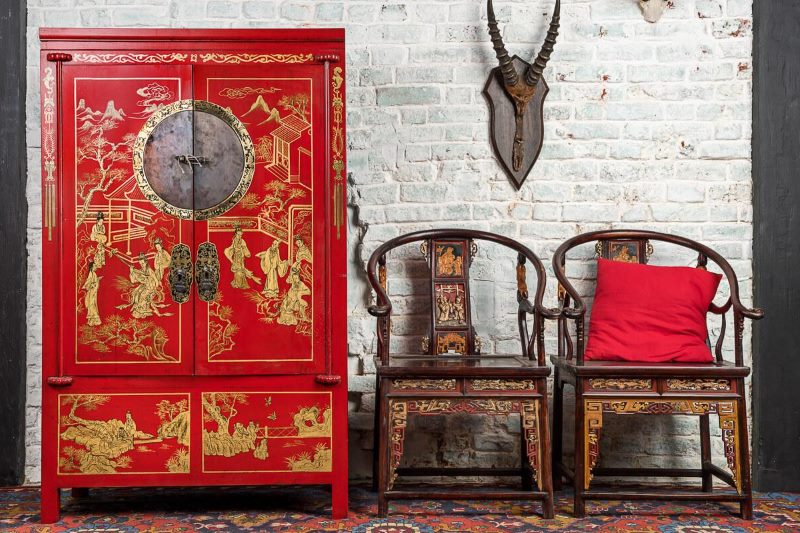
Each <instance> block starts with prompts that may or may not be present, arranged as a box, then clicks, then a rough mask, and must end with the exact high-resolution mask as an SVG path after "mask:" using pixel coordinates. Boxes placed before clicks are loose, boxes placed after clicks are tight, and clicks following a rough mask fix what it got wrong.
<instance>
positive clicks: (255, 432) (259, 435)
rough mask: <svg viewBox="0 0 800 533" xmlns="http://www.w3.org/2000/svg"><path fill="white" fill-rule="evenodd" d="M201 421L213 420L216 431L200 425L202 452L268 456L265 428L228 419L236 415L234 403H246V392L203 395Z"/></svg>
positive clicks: (228, 455) (205, 453)
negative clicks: (201, 427)
mask: <svg viewBox="0 0 800 533" xmlns="http://www.w3.org/2000/svg"><path fill="white" fill-rule="evenodd" d="M201 397H202V402H203V422H205V423H208V422H213V423H216V425H217V429H216V431H209V430H207V429H206V428H205V427H204V428H203V454H204V455H221V456H223V457H233V456H234V455H238V454H240V453H249V452H252V453H253V457H255V458H256V459H260V460H264V459H266V458H267V457H269V447H268V444H267V428H266V427H262V426H260V425H259V424H258V423H256V422H254V421H253V420H250V421H249V423H248V424H247V426H245V425H244V424H243V423H242V422H233V429H231V422H232V420H233V418H234V417H235V416H236V415H237V414H238V411H237V409H236V405H237V404H239V405H247V403H248V399H247V395H246V394H243V393H209V394H203V395H202V396H201Z"/></svg>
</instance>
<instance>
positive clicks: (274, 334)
mask: <svg viewBox="0 0 800 533" xmlns="http://www.w3.org/2000/svg"><path fill="white" fill-rule="evenodd" d="M324 83H325V79H324V70H323V67H322V66H321V65H302V66H299V65H266V66H257V67H253V66H241V65H228V66H208V67H196V68H195V72H194V84H195V98H196V100H198V101H207V102H211V103H212V104H216V105H217V106H220V107H221V108H224V109H225V110H227V111H229V112H231V113H232V114H233V115H235V117H236V118H237V119H238V120H237V124H236V126H235V127H236V128H242V129H243V130H244V133H243V135H239V134H238V133H237V135H239V136H240V137H246V143H245V144H244V145H243V150H244V152H245V161H246V163H245V164H248V165H252V167H253V168H252V177H251V179H249V180H243V181H242V182H241V183H240V184H239V186H238V188H236V187H232V184H231V183H228V182H227V181H226V180H224V179H222V180H221V179H220V178H219V176H220V174H219V172H218V171H216V170H215V167H214V164H213V162H212V163H211V165H208V166H206V167H203V168H199V167H196V168H195V176H194V180H195V200H196V210H195V218H196V222H195V227H194V231H195V239H196V241H197V243H198V246H201V244H200V243H205V246H206V247H207V249H208V250H213V251H215V253H216V256H217V257H218V259H219V284H218V288H217V292H216V294H214V295H213V297H211V298H206V299H205V301H203V300H202V299H198V300H197V301H196V305H195V317H196V322H197V331H196V336H195V354H196V356H195V370H196V372H197V373H201V374H253V373H258V374H277V373H314V372H319V371H320V370H321V369H322V368H323V366H324V350H325V345H324V339H325V331H326V325H325V315H324V308H325V300H324V298H325V289H326V286H325V275H326V269H325V254H324V252H325V250H324V246H323V245H322V243H324V238H325V223H326V221H325V216H326V212H325V209H324V206H325V198H324V195H325V190H324V179H323V177H324V170H325V168H324V164H325V150H326V149H328V147H327V146H326V145H325V127H326V126H325V102H324V98H325V92H324ZM214 137H215V136H211V135H209V134H208V132H205V131H202V127H201V125H200V124H199V123H198V124H197V125H196V130H195V152H196V154H198V155H202V154H203V153H205V152H209V153H211V152H214V150H215V149H214V148H213V147H212V146H211V145H212V144H214V142H217V143H218V142H219V141H218V140H217V141H214ZM219 187H226V189H225V191H224V192H220V191H219ZM209 197H214V198H217V199H219V198H225V199H224V200H222V202H221V203H220V204H219V205H216V206H214V207H208V206H212V205H214V204H215V202H214V201H210V200H208V198H209ZM200 202H203V204H204V205H205V206H206V207H207V209H206V210H205V211H202V210H200V209H197V207H199V205H198V204H199V203H200Z"/></svg>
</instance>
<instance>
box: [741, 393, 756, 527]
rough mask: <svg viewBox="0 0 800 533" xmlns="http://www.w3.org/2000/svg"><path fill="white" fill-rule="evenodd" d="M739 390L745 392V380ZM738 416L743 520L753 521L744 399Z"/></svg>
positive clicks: (745, 402) (745, 403)
mask: <svg viewBox="0 0 800 533" xmlns="http://www.w3.org/2000/svg"><path fill="white" fill-rule="evenodd" d="M739 390H740V391H743V390H745V388H744V380H743V379H742V380H741V381H740V382H739ZM738 403H739V405H738V409H737V416H738V418H739V424H738V426H739V427H738V432H737V435H738V437H739V475H741V476H742V494H744V495H745V500H744V501H743V502H741V503H740V504H739V510H740V511H741V513H742V519H743V520H752V519H753V488H752V486H751V483H750V446H749V444H748V443H749V440H748V438H747V437H748V435H747V401H746V400H745V398H744V397H741V398H739V400H738Z"/></svg>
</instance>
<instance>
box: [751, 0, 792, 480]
mask: <svg viewBox="0 0 800 533" xmlns="http://www.w3.org/2000/svg"><path fill="white" fill-rule="evenodd" d="M753 4H754V5H753V10H754V13H753V15H754V28H755V37H754V43H753V46H754V50H753V55H754V59H755V65H754V66H755V80H754V95H753V97H754V100H753V101H754V103H753V113H754V115H753V119H754V121H753V181H754V199H753V209H754V213H753V214H754V219H755V228H754V235H753V238H754V249H753V254H754V268H755V279H754V291H755V304H756V306H758V307H762V308H764V311H765V312H766V318H764V319H763V320H761V321H760V322H759V323H757V325H756V326H755V328H754V338H753V343H754V351H753V357H754V362H753V416H754V420H753V423H754V427H753V475H754V481H755V488H756V489H757V490H762V491H766V490H791V491H800V394H799V392H800V2H798V1H797V0H757V1H756V2H754V3H753Z"/></svg>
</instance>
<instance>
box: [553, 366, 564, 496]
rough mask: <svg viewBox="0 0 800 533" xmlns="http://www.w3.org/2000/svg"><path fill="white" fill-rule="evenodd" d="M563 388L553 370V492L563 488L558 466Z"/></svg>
mask: <svg viewBox="0 0 800 533" xmlns="http://www.w3.org/2000/svg"><path fill="white" fill-rule="evenodd" d="M563 411H564V386H563V384H562V383H561V380H560V378H559V372H558V367H556V369H555V373H554V377H553V432H552V434H553V460H552V465H553V466H552V472H553V490H556V491H560V490H561V489H562V488H563V483H562V479H563V475H562V473H561V468H560V467H559V466H558V465H559V463H560V462H561V461H563V449H564V448H563V438H564V421H563V417H564V413H563Z"/></svg>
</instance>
